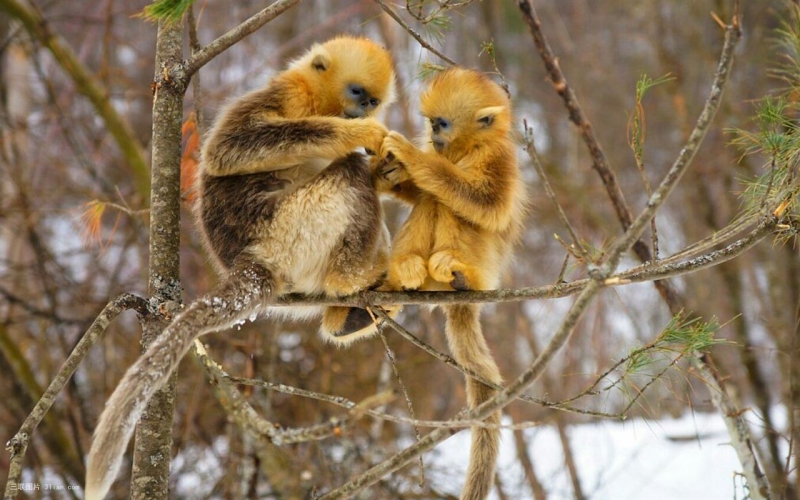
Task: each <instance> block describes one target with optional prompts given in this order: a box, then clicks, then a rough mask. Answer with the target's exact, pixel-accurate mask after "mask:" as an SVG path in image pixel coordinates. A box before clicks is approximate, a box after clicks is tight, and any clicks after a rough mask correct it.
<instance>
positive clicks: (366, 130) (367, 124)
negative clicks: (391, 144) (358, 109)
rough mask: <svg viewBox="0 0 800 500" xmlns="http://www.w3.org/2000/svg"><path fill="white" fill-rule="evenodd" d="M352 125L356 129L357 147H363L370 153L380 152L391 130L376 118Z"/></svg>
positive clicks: (354, 121)
mask: <svg viewBox="0 0 800 500" xmlns="http://www.w3.org/2000/svg"><path fill="white" fill-rule="evenodd" d="M348 123H349V122H348ZM352 123H353V126H354V127H355V130H354V134H353V136H354V137H355V140H356V143H357V145H358V146H363V147H364V149H366V150H367V152H368V153H377V152H379V151H380V150H381V146H382V145H383V139H384V138H385V137H386V134H388V133H389V129H387V128H386V127H385V126H384V125H383V123H381V122H379V121H378V120H376V119H375V118H363V119H358V120H353V121H352Z"/></svg>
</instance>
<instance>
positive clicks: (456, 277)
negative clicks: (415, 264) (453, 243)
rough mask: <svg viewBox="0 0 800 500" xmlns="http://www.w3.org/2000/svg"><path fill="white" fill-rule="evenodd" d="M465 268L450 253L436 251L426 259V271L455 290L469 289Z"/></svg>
mask: <svg viewBox="0 0 800 500" xmlns="http://www.w3.org/2000/svg"><path fill="white" fill-rule="evenodd" d="M466 271H467V269H466V266H465V265H464V264H462V263H461V261H459V260H458V259H457V258H456V257H455V256H454V255H453V254H452V253H450V252H448V251H442V252H436V253H435V254H433V255H431V258H430V260H429V261H428V272H429V273H430V274H431V277H432V278H433V279H435V280H436V281H438V282H439V283H447V284H449V285H450V286H452V287H453V288H455V289H456V290H470V289H471V287H470V283H469V279H468V278H467V274H468V273H467V272H466Z"/></svg>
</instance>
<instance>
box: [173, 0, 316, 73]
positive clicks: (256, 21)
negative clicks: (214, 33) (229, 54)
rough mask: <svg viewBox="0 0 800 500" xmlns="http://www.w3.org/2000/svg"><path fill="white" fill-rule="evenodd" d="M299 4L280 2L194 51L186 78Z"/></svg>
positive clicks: (288, 0) (287, 1) (295, 2)
mask: <svg viewBox="0 0 800 500" xmlns="http://www.w3.org/2000/svg"><path fill="white" fill-rule="evenodd" d="M299 2H300V0H278V1H277V2H275V3H273V4H271V5H270V6H269V7H267V8H265V9H263V10H261V11H260V12H258V13H257V14H255V15H253V16H251V17H250V18H249V19H248V20H247V21H245V22H243V23H242V24H240V25H239V26H237V27H235V28H233V29H231V30H230V31H228V32H227V33H225V34H224V35H222V36H220V37H219V38H217V39H216V40H214V41H213V42H211V43H209V44H208V45H206V46H205V47H203V48H202V49H200V50H197V51H194V52H193V53H192V55H191V57H189V59H188V60H187V61H186V64H185V72H186V78H187V79H188V78H190V77H191V76H192V75H193V74H194V73H195V72H196V71H197V70H198V69H200V68H202V67H203V66H205V65H206V63H208V62H209V61H211V60H212V59H213V58H215V57H216V56H218V55H219V54H221V53H223V52H224V51H226V50H227V49H229V48H230V47H231V46H233V45H234V44H235V43H236V42H238V41H239V40H241V39H243V38H244V37H246V36H247V35H249V34H251V33H253V32H254V31H256V30H258V29H259V28H261V27H262V26H264V25H265V24H267V23H268V22H270V21H272V20H273V19H275V18H276V17H278V16H279V15H281V14H283V13H284V12H286V11H287V10H289V9H290V8H292V7H294V6H295V5H296V4H297V3H299Z"/></svg>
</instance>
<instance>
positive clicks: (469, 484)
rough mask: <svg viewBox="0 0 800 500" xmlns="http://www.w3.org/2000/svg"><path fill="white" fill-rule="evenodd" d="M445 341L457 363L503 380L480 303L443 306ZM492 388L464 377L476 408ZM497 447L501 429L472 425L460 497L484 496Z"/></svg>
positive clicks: (493, 420)
mask: <svg viewBox="0 0 800 500" xmlns="http://www.w3.org/2000/svg"><path fill="white" fill-rule="evenodd" d="M445 315H446V316H447V324H446V326H445V332H446V334H447V343H448V344H449V345H450V350H451V351H452V353H453V357H454V358H455V360H456V361H458V363H459V364H461V365H462V366H464V367H467V368H470V369H472V370H474V371H475V372H477V373H478V374H479V375H481V376H482V377H483V378H484V379H486V380H488V381H490V382H494V383H495V384H500V383H502V377H501V376H500V370H499V368H498V367H497V364H496V363H495V361H494V358H493V357H492V353H491V351H490V350H489V346H488V345H487V344H486V339H484V337H483V332H482V331H481V324H480V306H479V305H476V304H456V305H452V306H448V307H446V308H445ZM495 392H496V391H495V390H494V389H491V388H489V387H487V386H486V385H484V384H482V383H480V382H478V381H477V380H475V379H472V378H469V377H467V402H468V403H469V407H470V408H475V407H476V406H478V405H480V404H481V403H483V402H484V401H486V400H487V399H489V398H491V397H492V396H493V395H494V394H495ZM485 422H486V423H487V424H495V425H498V424H500V412H499V411H498V412H495V413H493V414H492V415H490V416H489V417H488V418H486V420H485ZM499 448H500V430H499V429H498V428H494V429H488V428H485V427H473V428H472V448H471V450H470V457H469V468H468V469H467V479H466V481H465V483H464V488H463V489H462V491H461V500H483V499H485V498H486V497H487V496H488V494H489V490H490V489H491V488H492V483H493V482H494V471H495V466H496V464H497V454H498V451H499Z"/></svg>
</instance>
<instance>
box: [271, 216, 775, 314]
mask: <svg viewBox="0 0 800 500" xmlns="http://www.w3.org/2000/svg"><path fill="white" fill-rule="evenodd" d="M777 226H778V220H777V219H776V218H775V217H772V216H768V217H765V218H764V219H763V220H762V221H761V222H760V223H759V224H758V225H757V226H756V227H755V228H754V229H752V230H751V231H750V232H749V233H748V234H746V235H745V236H743V237H742V238H740V239H738V240H736V241H734V242H732V243H730V244H728V245H726V246H725V247H723V248H721V249H719V250H713V251H710V252H708V253H705V254H702V255H699V256H697V257H695V258H692V259H689V260H686V261H683V262H677V263H676V262H671V261H670V262H667V263H662V261H657V262H654V263H648V264H643V265H640V266H637V267H634V268H631V269H628V270H625V271H622V272H619V273H617V274H612V275H611V276H609V277H608V278H607V279H606V280H605V281H604V283H603V284H604V285H606V286H622V285H626V284H630V283H642V282H648V281H655V280H661V279H666V278H674V277H677V276H682V275H685V274H689V273H694V272H698V271H701V270H704V269H707V268H710V267H713V266H716V265H719V264H722V263H724V262H727V261H729V260H731V259H733V258H735V257H738V256H739V255H741V254H743V253H744V252H746V251H747V250H749V249H750V248H752V247H753V246H755V245H756V244H758V243H759V242H760V241H762V240H763V239H764V238H766V237H767V236H768V235H770V234H772V233H774V232H775V231H776V229H777ZM590 281H592V280H591V279H590V278H586V279H581V280H576V281H572V282H569V283H558V284H554V285H544V286H535V287H526V288H516V289H501V290H473V291H466V292H377V291H366V292H362V293H361V294H360V295H353V296H350V297H344V298H327V297H308V296H305V295H294V294H292V295H287V296H285V297H283V298H282V299H281V300H279V301H278V302H276V303H275V304H274V305H275V306H298V305H302V306H307V305H349V306H360V307H366V306H377V305H388V304H463V303H479V302H518V301H523V300H536V299H556V298H562V297H568V296H571V295H575V294H576V293H579V292H580V291H581V290H583V289H584V288H585V287H586V286H587V285H588V284H589V282H590Z"/></svg>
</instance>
